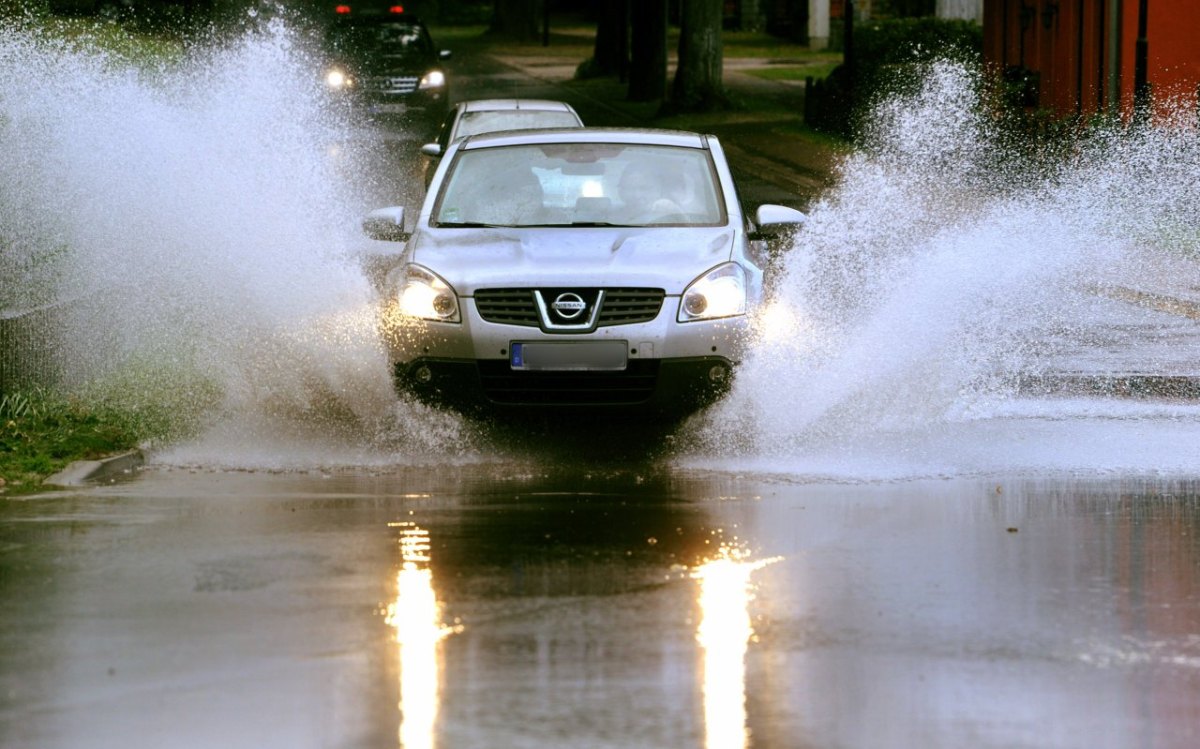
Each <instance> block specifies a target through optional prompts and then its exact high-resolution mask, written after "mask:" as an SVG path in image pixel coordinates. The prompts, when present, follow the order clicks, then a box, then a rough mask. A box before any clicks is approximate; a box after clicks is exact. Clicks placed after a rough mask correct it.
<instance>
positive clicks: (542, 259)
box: [411, 226, 735, 296]
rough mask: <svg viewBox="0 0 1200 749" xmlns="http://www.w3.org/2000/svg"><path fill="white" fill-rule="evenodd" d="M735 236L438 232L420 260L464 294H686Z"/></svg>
mask: <svg viewBox="0 0 1200 749" xmlns="http://www.w3.org/2000/svg"><path fill="white" fill-rule="evenodd" d="M734 235H735V232H734V231H733V230H732V229H731V228H730V227H728V226H723V227H697V228H679V227H671V228H629V227H621V228H601V229H590V228H588V229H584V228H568V229H560V228H547V229H509V228H488V229H432V230H426V231H422V232H419V233H418V234H417V235H416V236H415V237H414V238H413V244H412V245H411V246H412V256H411V257H412V260H413V262H416V263H419V264H421V265H423V266H425V267H426V268H429V269H430V270H432V271H433V272H435V273H437V274H438V275H439V276H441V277H442V278H443V279H444V280H445V281H446V282H447V283H449V284H450V285H451V286H453V287H454V288H455V289H456V290H457V291H458V293H460V294H463V295H468V296H469V295H471V294H473V293H474V292H475V290H476V289H484V288H496V287H509V288H511V287H518V286H609V287H616V286H626V287H629V286H638V287H648V288H661V289H664V290H666V292H667V293H668V294H680V293H682V292H683V290H684V288H686V287H687V285H688V284H690V283H691V282H692V281H694V280H695V279H696V277H697V276H699V275H700V274H702V273H704V272H705V271H707V270H709V269H710V268H712V267H713V266H715V265H718V264H720V263H722V262H724V261H727V260H729V259H730V258H731V257H732V253H733V242H734Z"/></svg>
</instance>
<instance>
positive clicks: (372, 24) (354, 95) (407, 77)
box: [324, 5, 450, 135]
mask: <svg viewBox="0 0 1200 749" xmlns="http://www.w3.org/2000/svg"><path fill="white" fill-rule="evenodd" d="M325 55H326V61H327V62H326V67H325V70H324V79H325V85H326V87H327V88H328V89H329V92H330V94H331V95H332V96H334V97H336V98H337V99H338V100H339V101H340V102H342V103H344V104H345V105H346V106H348V107H350V108H351V110H352V111H353V113H354V114H355V115H358V116H363V117H367V118H370V119H371V120H374V121H378V122H387V123H394V124H397V125H401V126H406V127H410V128H414V129H416V130H417V131H419V134H423V135H424V134H432V133H433V132H435V131H436V128H437V126H438V124H439V123H440V122H441V121H442V120H443V118H445V116H446V112H447V111H448V109H449V106H450V91H449V88H450V87H449V81H448V79H447V76H446V70H445V67H444V62H445V60H447V59H448V58H449V57H450V52H449V51H448V50H439V49H438V48H437V46H436V45H435V44H434V42H433V37H432V36H431V35H430V33H429V29H428V28H427V27H426V26H425V24H424V23H422V22H421V20H420V19H419V18H417V17H415V16H413V15H411V14H408V13H405V12H404V11H403V9H402V8H400V7H399V6H393V7H392V8H391V9H390V10H389V9H385V10H384V11H383V12H380V13H367V12H363V13H359V12H357V11H354V10H353V9H352V7H351V6H349V5H340V6H337V12H336V13H335V17H334V18H333V20H332V22H331V23H330V24H329V26H328V28H327V31H326V35H325Z"/></svg>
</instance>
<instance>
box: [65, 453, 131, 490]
mask: <svg viewBox="0 0 1200 749" xmlns="http://www.w3.org/2000/svg"><path fill="white" fill-rule="evenodd" d="M145 462H146V456H145V455H143V454H142V451H141V450H130V451H129V452H126V453H121V454H120V455H113V456H110V457H107V458H101V459H100V460H77V461H75V462H74V463H71V464H70V465H69V466H67V467H66V468H64V469H63V470H61V471H59V472H58V473H56V474H54V475H53V476H50V477H48V478H46V479H45V480H43V481H42V484H44V485H45V484H48V485H51V486H86V485H88V484H93V483H97V482H100V481H111V480H113V479H115V478H116V477H118V476H121V475H127V474H130V473H132V472H133V471H135V470H137V469H138V468H140V467H141V466H142V465H144V464H145Z"/></svg>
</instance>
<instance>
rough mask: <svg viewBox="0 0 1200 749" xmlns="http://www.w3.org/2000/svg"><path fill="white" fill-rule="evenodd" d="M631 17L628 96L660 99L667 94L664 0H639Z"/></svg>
mask: <svg viewBox="0 0 1200 749" xmlns="http://www.w3.org/2000/svg"><path fill="white" fill-rule="evenodd" d="M631 20H632V22H633V45H632V51H633V57H632V60H631V62H630V66H629V100H630V101H662V100H663V98H664V97H665V96H666V95H667V0H639V2H637V3H635V4H634V10H633V17H632V19H631Z"/></svg>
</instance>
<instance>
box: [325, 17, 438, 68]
mask: <svg viewBox="0 0 1200 749" xmlns="http://www.w3.org/2000/svg"><path fill="white" fill-rule="evenodd" d="M329 41H330V46H331V47H332V48H333V50H334V51H335V52H337V53H338V54H340V55H344V56H347V57H352V58H355V59H363V60H365V59H370V58H372V57H375V56H380V55H382V56H386V57H406V58H408V57H411V58H423V57H428V56H430V55H432V54H433V42H432V40H431V39H430V37H429V32H428V31H426V30H425V27H424V26H422V25H420V24H415V23H406V22H399V21H393V22H386V23H385V22H378V21H375V22H367V23H342V24H336V25H335V26H334V27H333V28H332V29H331V30H330V40H329Z"/></svg>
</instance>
